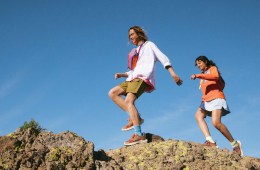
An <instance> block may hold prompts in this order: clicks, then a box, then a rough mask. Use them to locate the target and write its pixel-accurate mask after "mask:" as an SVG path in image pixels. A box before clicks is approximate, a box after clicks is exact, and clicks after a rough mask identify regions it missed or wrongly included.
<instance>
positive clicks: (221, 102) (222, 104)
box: [200, 98, 230, 116]
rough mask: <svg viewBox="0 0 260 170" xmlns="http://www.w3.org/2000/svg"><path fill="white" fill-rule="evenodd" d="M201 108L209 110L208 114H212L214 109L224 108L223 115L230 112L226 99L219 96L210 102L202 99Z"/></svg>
mask: <svg viewBox="0 0 260 170" xmlns="http://www.w3.org/2000/svg"><path fill="white" fill-rule="evenodd" d="M200 108H201V109H203V110H205V111H207V112H208V113H207V114H208V116H211V112H212V111H213V110H222V116H225V115H226V114H229V113H230V110H229V108H228V105H227V102H226V100H225V99H221V98H217V99H214V100H211V101H209V102H204V101H202V102H201V104H200Z"/></svg>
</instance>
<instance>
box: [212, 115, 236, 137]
mask: <svg viewBox="0 0 260 170" xmlns="http://www.w3.org/2000/svg"><path fill="white" fill-rule="evenodd" d="M221 115H222V110H213V111H212V124H213V126H215V128H217V129H218V130H219V131H220V132H221V133H222V134H223V135H224V136H225V137H226V138H227V140H229V142H233V141H234V138H233V137H232V135H231V133H230V132H229V130H228V128H227V127H226V126H225V125H224V124H223V123H221Z"/></svg>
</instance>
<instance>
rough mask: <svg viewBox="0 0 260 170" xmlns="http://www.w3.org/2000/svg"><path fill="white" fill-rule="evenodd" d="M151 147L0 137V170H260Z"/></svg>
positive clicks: (179, 147) (153, 140)
mask: <svg viewBox="0 0 260 170" xmlns="http://www.w3.org/2000/svg"><path fill="white" fill-rule="evenodd" d="M147 139H148V141H149V143H147V144H138V145H134V146H129V147H122V148H118V149H115V150H109V151H104V150H99V151H94V144H93V143H92V142H90V141H86V140H85V139H84V138H82V137H80V136H78V135H77V134H75V133H73V132H69V131H67V132H63V133H59V134H54V133H52V132H46V131H43V132H40V133H35V131H34V129H30V128H29V129H27V130H25V131H17V132H14V133H12V134H10V135H8V136H1V137H0V169H1V170H2V169H6V170H45V169H46V170H65V169H66V170H67V169H68V170H85V169H86V170H154V169H155V170H175V169H176V170H177V169H182V170H193V169H199V170H201V169H207V170H211V169H223V170H225V169H230V170H233V169H239V170H240V169H241V170H242V169H243V170H244V169H249V170H256V169H260V159H259V158H252V157H243V158H241V157H240V156H239V155H238V154H236V153H234V152H231V151H228V150H225V149H215V148H209V147H205V146H202V145H201V144H198V143H193V142H185V141H180V140H166V141H164V140H163V138H161V137H160V136H157V135H153V134H149V133H148V134H147Z"/></svg>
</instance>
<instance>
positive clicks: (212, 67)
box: [209, 66, 218, 70]
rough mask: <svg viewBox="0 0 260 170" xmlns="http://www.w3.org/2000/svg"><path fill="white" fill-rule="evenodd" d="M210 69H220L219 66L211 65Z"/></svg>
mask: <svg viewBox="0 0 260 170" xmlns="http://www.w3.org/2000/svg"><path fill="white" fill-rule="evenodd" d="M209 69H210V70H218V68H217V67H216V66H211V67H210V68H209Z"/></svg>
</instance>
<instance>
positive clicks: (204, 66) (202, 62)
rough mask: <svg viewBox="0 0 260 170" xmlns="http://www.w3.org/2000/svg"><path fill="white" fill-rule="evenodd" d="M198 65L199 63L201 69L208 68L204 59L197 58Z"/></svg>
mask: <svg viewBox="0 0 260 170" xmlns="http://www.w3.org/2000/svg"><path fill="white" fill-rule="evenodd" d="M196 65H197V67H198V69H200V70H201V71H206V70H207V64H206V63H205V62H204V61H202V60H197V61H196Z"/></svg>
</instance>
